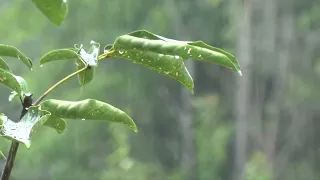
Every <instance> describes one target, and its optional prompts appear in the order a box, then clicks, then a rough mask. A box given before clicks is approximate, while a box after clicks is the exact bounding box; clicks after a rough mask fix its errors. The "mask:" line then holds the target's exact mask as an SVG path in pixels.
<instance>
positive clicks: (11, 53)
mask: <svg viewBox="0 0 320 180" xmlns="http://www.w3.org/2000/svg"><path fill="white" fill-rule="evenodd" d="M0 56H7V57H13V58H17V59H20V60H21V61H22V62H23V63H24V64H25V65H26V66H27V67H29V68H30V69H32V61H31V59H29V58H28V57H27V56H26V55H24V54H23V53H22V52H20V51H19V50H18V49H17V48H16V47H13V46H9V45H4V44H0Z"/></svg>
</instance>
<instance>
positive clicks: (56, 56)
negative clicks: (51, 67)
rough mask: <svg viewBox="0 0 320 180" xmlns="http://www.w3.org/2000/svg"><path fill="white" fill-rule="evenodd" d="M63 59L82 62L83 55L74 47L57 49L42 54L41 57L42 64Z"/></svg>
mask: <svg viewBox="0 0 320 180" xmlns="http://www.w3.org/2000/svg"><path fill="white" fill-rule="evenodd" d="M61 60H79V61H80V62H81V57H80V56H79V55H78V53H77V52H76V51H75V50H72V49H56V50H53V51H50V52H48V53H47V54H45V55H44V56H42V57H41V58H40V65H43V64H45V63H48V62H52V61H61Z"/></svg>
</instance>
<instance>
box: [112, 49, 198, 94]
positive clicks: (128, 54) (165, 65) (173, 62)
mask: <svg viewBox="0 0 320 180" xmlns="http://www.w3.org/2000/svg"><path fill="white" fill-rule="evenodd" d="M112 56H113V57H116V58H122V59H129V60H131V61H132V62H134V63H135V64H139V65H143V66H145V67H147V68H149V69H151V70H153V71H156V72H159V73H163V74H165V75H168V76H170V77H171V78H173V79H175V80H176V81H178V82H180V83H181V84H182V85H184V86H185V87H187V88H188V89H189V90H190V91H191V92H193V87H194V83H193V79H192V77H191V75H190V73H189V72H188V70H187V69H186V67H185V65H184V61H183V59H182V58H181V57H179V56H170V55H164V54H157V53H153V52H141V51H138V50H126V51H115V53H113V54H112Z"/></svg>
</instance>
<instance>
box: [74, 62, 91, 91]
mask: <svg viewBox="0 0 320 180" xmlns="http://www.w3.org/2000/svg"><path fill="white" fill-rule="evenodd" d="M84 67H85V65H84V64H83V63H81V62H79V61H77V71H78V70H80V69H82V68H84ZM94 73H95V68H94V67H88V68H87V69H86V70H85V71H83V72H81V73H79V75H78V80H79V83H80V85H82V86H84V85H86V84H88V83H90V82H91V81H92V80H93V78H94Z"/></svg>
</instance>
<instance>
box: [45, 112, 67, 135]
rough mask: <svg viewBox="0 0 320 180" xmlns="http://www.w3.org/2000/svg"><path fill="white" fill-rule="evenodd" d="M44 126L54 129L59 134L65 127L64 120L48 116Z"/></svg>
mask: <svg viewBox="0 0 320 180" xmlns="http://www.w3.org/2000/svg"><path fill="white" fill-rule="evenodd" d="M44 125H45V126H48V127H51V128H53V129H55V130H56V131H57V132H58V133H59V134H61V133H62V132H63V131H64V130H65V129H66V127H67V124H66V122H65V120H63V119H61V118H57V117H53V116H49V117H48V119H47V121H46V122H45V123H44Z"/></svg>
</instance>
